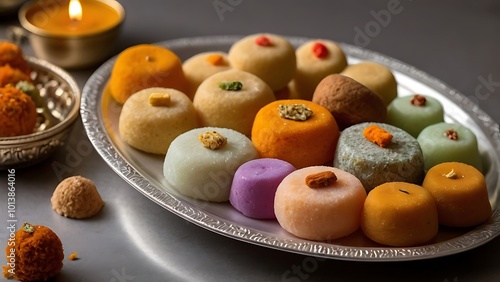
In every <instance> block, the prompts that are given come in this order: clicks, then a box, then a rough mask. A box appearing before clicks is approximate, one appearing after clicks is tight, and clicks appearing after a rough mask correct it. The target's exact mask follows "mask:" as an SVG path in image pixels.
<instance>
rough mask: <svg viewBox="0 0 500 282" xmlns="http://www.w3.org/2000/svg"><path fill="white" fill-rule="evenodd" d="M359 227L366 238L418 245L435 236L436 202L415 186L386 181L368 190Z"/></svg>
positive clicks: (402, 244)
mask: <svg viewBox="0 0 500 282" xmlns="http://www.w3.org/2000/svg"><path fill="white" fill-rule="evenodd" d="M361 229H362V230H363V233H364V234H365V235H366V236H367V237H368V238H370V239H371V240H373V241H375V242H377V243H380V244H383V245H387V246H394V247H408V246H416V245H421V244H424V243H427V242H429V241H430V240H432V239H433V238H434V237H435V236H436V235H437V232H438V229H439V222H438V213H437V208H436V204H435V203H434V199H433V198H432V195H431V193H429V191H427V190H426V189H424V188H422V187H421V186H419V185H416V184H411V183H406V182H386V183H384V184H381V185H379V186H377V187H375V188H374V189H373V190H371V191H370V192H369V193H368V196H367V197H366V200H365V203H364V208H363V213H362V216H361Z"/></svg>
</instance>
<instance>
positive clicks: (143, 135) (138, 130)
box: [118, 87, 199, 155]
mask: <svg viewBox="0 0 500 282" xmlns="http://www.w3.org/2000/svg"><path fill="white" fill-rule="evenodd" d="M198 125H199V123H198V119H197V116H196V111H195V109H194V107H193V103H192V102H191V100H190V99H189V97H187V96H186V95H185V94H184V93H182V92H180V91H178V90H175V89H172V88H160V87H153V88H147V89H144V90H141V91H139V92H137V93H136V94H134V95H132V96H131V97H130V98H129V99H128V100H127V101H126V102H125V104H124V105H123V108H122V111H121V113H120V118H119V120H118V131H119V132H120V136H121V138H122V140H123V141H125V142H126V143H127V144H129V145H130V146H132V147H134V148H136V149H139V150H141V151H144V152H147V153H153V154H160V155H164V154H165V153H166V152H167V149H168V147H169V146H170V143H171V142H172V141H173V140H174V139H175V138H176V137H177V136H179V135H180V134H182V133H184V132H186V131H189V130H191V129H193V128H196V127H198Z"/></svg>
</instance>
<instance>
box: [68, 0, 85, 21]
mask: <svg viewBox="0 0 500 282" xmlns="http://www.w3.org/2000/svg"><path fill="white" fill-rule="evenodd" d="M68 11H69V18H70V19H71V20H72V21H77V22H79V21H81V20H82V14H83V13H82V4H80V1H78V0H70V1H69V9H68Z"/></svg>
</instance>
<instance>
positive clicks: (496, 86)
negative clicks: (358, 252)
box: [0, 0, 500, 282]
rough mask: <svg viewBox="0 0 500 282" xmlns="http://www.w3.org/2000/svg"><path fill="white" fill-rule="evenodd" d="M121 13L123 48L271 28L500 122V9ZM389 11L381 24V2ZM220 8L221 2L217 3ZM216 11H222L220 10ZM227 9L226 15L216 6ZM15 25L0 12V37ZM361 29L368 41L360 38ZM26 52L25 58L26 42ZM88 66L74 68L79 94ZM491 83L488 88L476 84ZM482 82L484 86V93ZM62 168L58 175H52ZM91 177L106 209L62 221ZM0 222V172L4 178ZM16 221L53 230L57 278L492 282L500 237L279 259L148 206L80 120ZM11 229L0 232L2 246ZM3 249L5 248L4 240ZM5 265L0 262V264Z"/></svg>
mask: <svg viewBox="0 0 500 282" xmlns="http://www.w3.org/2000/svg"><path fill="white" fill-rule="evenodd" d="M120 2H121V3H122V5H123V6H124V7H125V9H126V11H127V17H126V21H125V23H124V26H123V32H122V34H121V37H120V40H119V42H118V48H117V50H116V52H117V53H118V52H119V51H121V50H122V49H124V48H126V47H128V46H131V45H135V44H139V43H153V42H158V41H163V40H168V39H174V38H180V37H192V36H206V35H226V34H238V35H244V34H251V33H257V32H272V33H277V34H282V35H289V36H305V37H312V38H314V37H317V38H328V39H333V40H336V41H340V42H345V43H349V44H354V45H359V46H362V47H365V48H367V49H370V50H373V51H377V52H380V53H382V54H386V55H388V56H391V57H393V58H396V59H399V60H401V61H403V62H406V63H408V64H411V65H413V66H415V67H417V68H418V69H421V70H423V71H425V72H427V73H429V74H430V75H432V76H435V77H436V78H438V79H440V80H442V81H443V82H445V83H446V84H448V85H450V86H452V87H453V88H456V89H457V90H458V91H460V92H462V93H463V94H464V95H466V96H468V97H469V98H470V99H473V100H474V101H475V102H476V103H477V104H479V106H480V107H481V108H482V109H483V110H485V111H486V112H487V113H488V114H489V115H490V116H491V117H493V119H494V120H495V121H497V122H500V112H499V111H498V105H499V103H500V96H499V93H500V64H499V59H498V52H499V50H500V36H499V35H500V2H498V1H493V0H492V1H486V0H482V1H450V0H448V1H430V0H429V1H390V0H383V1H327V0H324V1H297V0H295V1H277V0H266V1H264V0H262V1H250V0H214V1H194V0H184V1H180V0H178V1H165V0H141V1H137V0H136V1H132V0H122V1H120ZM392 4H395V5H396V4H397V7H398V8H397V12H396V13H392V14H390V18H388V17H386V18H385V20H384V21H382V20H380V19H379V20H378V22H377V17H378V16H377V15H381V13H383V12H381V11H387V10H388V5H392ZM224 5H225V6H224ZM217 7H219V8H217ZM222 7H227V8H228V9H227V10H225V11H222V10H220V9H221V8H222ZM17 24H18V22H17V19H16V17H6V16H1V20H0V38H5V36H6V33H5V30H6V27H7V26H8V25H17ZM359 30H361V31H364V33H365V34H369V36H368V37H367V38H365V39H364V40H361V39H360V38H359V36H357V34H359ZM25 50H26V52H27V53H28V54H30V52H31V50H30V48H29V46H25ZM92 72H93V69H89V70H81V71H72V72H71V74H73V75H74V76H75V78H76V79H77V81H78V83H79V85H80V87H83V86H84V84H85V82H86V80H87V79H88V77H89V76H90V74H92ZM485 80H490V85H489V86H487V85H484V81H485ZM481 85H482V86H481ZM54 164H63V165H64V166H65V168H66V169H65V170H64V171H55V170H54V169H53V166H54ZM71 175H83V176H85V177H88V178H90V179H92V180H93V181H94V182H95V183H96V184H97V186H98V188H99V191H100V193H101V195H102V196H103V198H104V200H105V201H106V206H105V208H104V209H103V210H102V211H101V213H100V214H99V215H98V216H97V217H95V218H92V219H88V220H71V219H67V218H63V217H61V216H59V215H57V214H56V213H55V212H53V211H52V210H51V208H50V196H51V195H52V192H53V190H54V188H55V187H56V185H57V184H58V183H59V181H60V180H61V179H62V178H63V177H68V176H71ZM0 183H2V184H0V187H2V188H1V189H2V190H3V191H4V192H0V214H2V216H0V218H6V216H3V214H4V211H6V210H7V208H6V204H5V203H6V194H7V192H6V188H5V187H6V186H5V183H7V178H6V172H5V171H4V172H1V174H0ZM16 189H17V192H18V194H17V196H16V197H17V198H16V199H17V210H16V211H17V216H18V219H19V221H21V222H22V221H30V222H32V223H36V224H43V225H47V226H49V227H51V228H52V229H53V230H54V231H56V233H57V234H58V235H59V237H60V238H61V240H62V242H63V244H64V248H65V253H66V256H67V255H69V253H71V252H73V251H78V253H79V254H80V256H81V259H80V260H78V261H68V260H65V261H64V268H63V270H62V272H61V273H60V275H59V276H57V278H56V279H55V281H110V282H114V281H236V280H241V281H326V280H328V281H436V282H445V281H446V282H448V281H449V282H452V281H453V282H454V281H460V282H463V281H498V278H499V277H500V268H499V264H500V239H498V238H497V239H495V240H493V241H491V242H490V243H488V244H487V245H484V246H481V247H478V248H477V249H474V250H471V251H468V252H465V253H461V254H458V255H453V256H449V257H444V258H437V259H432V260H425V261H415V262H397V263H386V262H384V263H378V262H377V263H374V262H371V263H365V262H347V261H338V260H317V259H314V258H310V257H306V256H302V255H297V254H292V253H286V252H280V251H276V250H272V249H268V248H263V247H259V246H254V245H252V244H248V243H244V242H240V241H237V240H233V239H229V238H226V237H223V236H221V235H217V234H215V233H212V232H210V231H207V230H204V229H202V228H200V227H197V226H195V225H193V224H191V223H189V222H186V221H184V220H183V219H181V218H178V217H177V216H175V215H173V214H171V213H170V212H168V211H166V210H164V209H163V208H161V207H160V206H158V205H156V204H154V203H152V202H151V201H150V200H148V199H146V197H144V196H142V195H141V194H140V193H139V192H137V191H136V190H134V189H133V188H132V187H131V186H129V185H128V184H127V183H126V182H125V181H123V180H122V179H121V178H120V177H119V176H118V175H116V174H115V173H114V172H113V171H112V170H111V169H110V168H109V167H108V166H107V165H106V164H105V163H104V161H102V159H101V158H100V157H99V155H98V154H97V153H96V152H95V151H94V149H93V147H92V145H91V144H90V142H89V141H88V139H87V137H86V135H85V132H84V130H83V127H82V125H81V121H78V123H77V124H76V126H75V127H74V129H73V132H72V136H71V138H70V140H69V142H68V144H67V145H66V146H65V147H64V148H61V149H60V150H59V151H58V152H57V153H56V154H55V155H54V157H53V158H51V159H49V160H47V161H45V162H44V163H42V164H39V165H37V166H34V167H32V168H30V169H25V170H17V171H16ZM7 236H8V234H7V231H6V230H5V228H0V241H1V242H6V239H7ZM2 245H3V243H2ZM2 263H3V262H2Z"/></svg>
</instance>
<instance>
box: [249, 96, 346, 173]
mask: <svg viewBox="0 0 500 282" xmlns="http://www.w3.org/2000/svg"><path fill="white" fill-rule="evenodd" d="M339 134H340V133H339V128H338V126H337V122H336V121H335V118H334V117H333V116H332V114H330V112H329V111H328V110H327V109H326V108H324V107H322V106H320V105H318V104H316V103H313V102H311V101H306V100H301V99H289V100H278V101H275V102H272V103H269V104H267V105H266V106H264V107H263V108H262V109H260V111H259V112H258V113H257V115H256V116H255V120H254V123H253V127H252V142H253V144H254V146H255V148H256V149H257V151H258V152H259V156H260V157H261V158H277V159H280V160H284V161H287V162H289V163H291V164H292V165H293V166H294V167H296V168H303V167H306V166H313V165H324V164H327V163H331V162H332V159H333V154H334V152H335V148H336V146H337V141H338V138H339Z"/></svg>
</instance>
